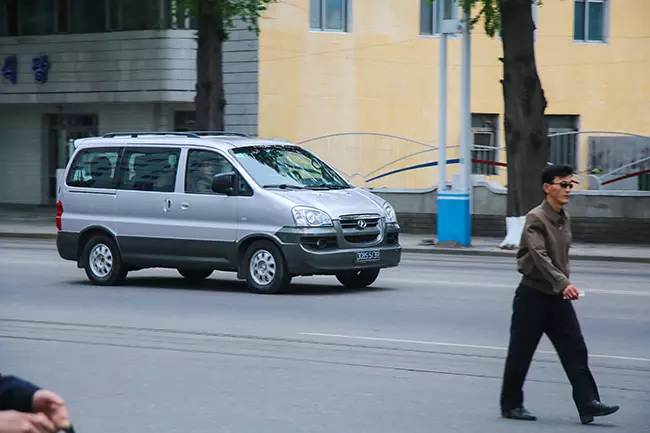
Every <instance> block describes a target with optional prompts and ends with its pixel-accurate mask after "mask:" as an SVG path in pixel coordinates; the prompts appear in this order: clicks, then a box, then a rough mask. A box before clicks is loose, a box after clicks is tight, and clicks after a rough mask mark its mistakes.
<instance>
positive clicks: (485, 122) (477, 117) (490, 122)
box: [470, 113, 501, 176]
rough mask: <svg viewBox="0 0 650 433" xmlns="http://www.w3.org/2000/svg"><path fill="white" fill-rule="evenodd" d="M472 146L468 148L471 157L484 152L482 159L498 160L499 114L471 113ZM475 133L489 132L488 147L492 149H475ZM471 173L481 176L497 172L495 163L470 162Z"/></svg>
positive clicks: (473, 157) (493, 174)
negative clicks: (489, 141)
mask: <svg viewBox="0 0 650 433" xmlns="http://www.w3.org/2000/svg"><path fill="white" fill-rule="evenodd" d="M471 130H472V148H471V150H470V154H471V159H475V156H479V155H478V154H479V153H484V154H485V156H486V157H484V158H483V159H485V160H488V161H493V162H499V161H500V159H499V157H500V150H501V149H499V114H496V113H472V127H471ZM476 134H486V135H487V134H489V135H490V136H491V141H492V143H491V144H490V146H488V147H492V149H482V148H481V149H475V148H474V145H475V143H474V141H475V135H476ZM471 165H472V168H471V174H473V175H483V176H496V175H498V174H499V171H498V167H497V166H496V165H487V164H475V163H473V162H472V164H471Z"/></svg>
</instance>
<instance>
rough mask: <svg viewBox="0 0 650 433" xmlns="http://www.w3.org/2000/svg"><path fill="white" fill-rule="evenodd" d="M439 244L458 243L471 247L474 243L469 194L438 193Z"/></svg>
mask: <svg viewBox="0 0 650 433" xmlns="http://www.w3.org/2000/svg"><path fill="white" fill-rule="evenodd" d="M437 204H438V243H441V242H456V243H459V244H460V245H463V246H469V245H470V244H471V242H472V238H471V233H472V215H471V213H470V209H469V193H464V192H455V191H438V201H437Z"/></svg>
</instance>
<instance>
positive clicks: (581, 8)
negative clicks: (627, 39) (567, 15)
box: [573, 0, 607, 42]
mask: <svg viewBox="0 0 650 433" xmlns="http://www.w3.org/2000/svg"><path fill="white" fill-rule="evenodd" d="M573 12H574V16H573V40H575V41H584V42H604V41H605V38H606V36H607V35H606V33H607V32H606V30H607V26H606V21H607V19H606V18H607V0H575V3H574V7H573Z"/></svg>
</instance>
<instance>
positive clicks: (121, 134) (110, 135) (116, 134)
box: [102, 131, 200, 138]
mask: <svg viewBox="0 0 650 433" xmlns="http://www.w3.org/2000/svg"><path fill="white" fill-rule="evenodd" d="M141 135H176V136H180V137H190V138H200V136H199V135H198V134H195V133H192V132H161V131H149V132H146V131H140V132H109V133H108V134H104V135H102V138H114V137H131V138H136V137H139V136H141Z"/></svg>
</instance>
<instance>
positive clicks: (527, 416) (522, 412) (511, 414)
mask: <svg viewBox="0 0 650 433" xmlns="http://www.w3.org/2000/svg"><path fill="white" fill-rule="evenodd" d="M501 416H502V417H504V418H510V419H519V420H524V421H535V420H537V417H536V416H535V415H533V414H532V413H530V412H528V411H527V410H526V408H525V407H523V406H522V407H516V408H514V409H508V410H504V409H502V410H501Z"/></svg>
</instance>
